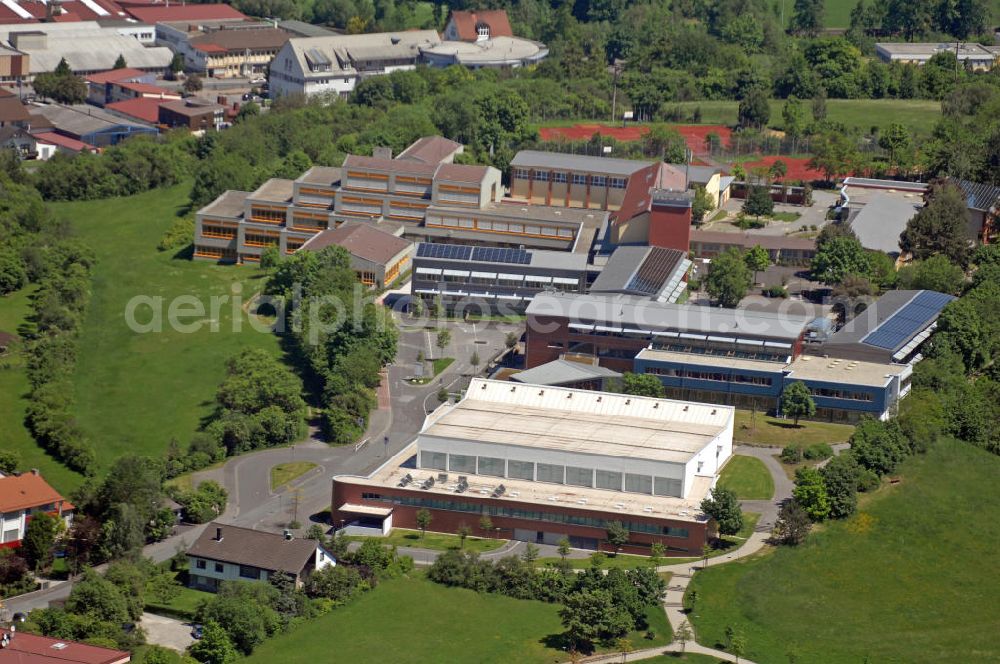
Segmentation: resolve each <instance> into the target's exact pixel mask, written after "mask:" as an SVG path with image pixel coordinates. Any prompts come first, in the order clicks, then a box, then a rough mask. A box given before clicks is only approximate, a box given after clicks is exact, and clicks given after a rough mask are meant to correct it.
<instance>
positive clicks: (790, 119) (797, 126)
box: [781, 95, 806, 151]
mask: <svg viewBox="0 0 1000 664" xmlns="http://www.w3.org/2000/svg"><path fill="white" fill-rule="evenodd" d="M781 120H782V122H783V124H784V127H783V129H784V130H785V133H786V134H788V135H789V136H791V137H792V138H798V137H799V136H801V135H802V134H803V133H804V132H805V129H806V112H805V108H803V106H802V102H801V101H800V100H799V98H798V97H796V96H795V95H789V97H788V99H786V100H785V105H784V106H783V107H782V109H781ZM793 151H794V150H793Z"/></svg>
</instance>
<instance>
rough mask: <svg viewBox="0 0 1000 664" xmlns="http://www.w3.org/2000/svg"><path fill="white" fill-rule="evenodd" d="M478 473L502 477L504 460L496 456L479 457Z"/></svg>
mask: <svg viewBox="0 0 1000 664" xmlns="http://www.w3.org/2000/svg"><path fill="white" fill-rule="evenodd" d="M479 474H480V475H492V476H493V477H503V476H504V460H503V459H497V458H496V457H479Z"/></svg>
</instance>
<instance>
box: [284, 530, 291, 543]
mask: <svg viewBox="0 0 1000 664" xmlns="http://www.w3.org/2000/svg"><path fill="white" fill-rule="evenodd" d="M291 539H292V531H290V530H288V529H287V528H286V529H285V541H286V542H287V541H289V540H291Z"/></svg>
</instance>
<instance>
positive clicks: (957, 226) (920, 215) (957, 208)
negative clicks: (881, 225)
mask: <svg viewBox="0 0 1000 664" xmlns="http://www.w3.org/2000/svg"><path fill="white" fill-rule="evenodd" d="M967 215H968V213H967V210H966V203H965V195H964V194H963V193H962V190H961V189H959V188H958V187H957V186H955V185H953V184H950V183H932V184H931V187H930V189H929V191H928V194H927V204H926V205H925V206H924V207H923V208H921V209H920V211H919V212H917V214H915V215H914V216H913V217H912V218H911V219H910V220H909V221H908V222H907V223H906V230H904V231H903V233H902V235H900V238H899V246H900V248H901V249H902V250H903V251H905V252H909V253H911V254H913V257H914V258H915V259H917V260H925V259H927V258H930V257H931V256H934V255H936V254H942V255H944V256H947V257H948V258H949V259H950V260H951V262H953V263H955V264H956V265H959V266H961V267H963V268H964V267H965V266H966V265H968V262H969V258H970V247H969V238H968V236H967V235H966V230H965V229H966V225H967V219H968V216H967Z"/></svg>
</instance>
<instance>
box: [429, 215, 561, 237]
mask: <svg viewBox="0 0 1000 664" xmlns="http://www.w3.org/2000/svg"><path fill="white" fill-rule="evenodd" d="M427 225H428V226H438V227H445V228H467V229H470V230H478V231H488V232H491V233H512V234H515V235H534V236H539V237H555V238H561V239H564V240H572V239H573V229H572V228H567V227H559V226H542V225H537V224H522V223H515V222H507V221H487V220H485V219H475V218H467V217H457V218H456V217H428V218H427Z"/></svg>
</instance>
